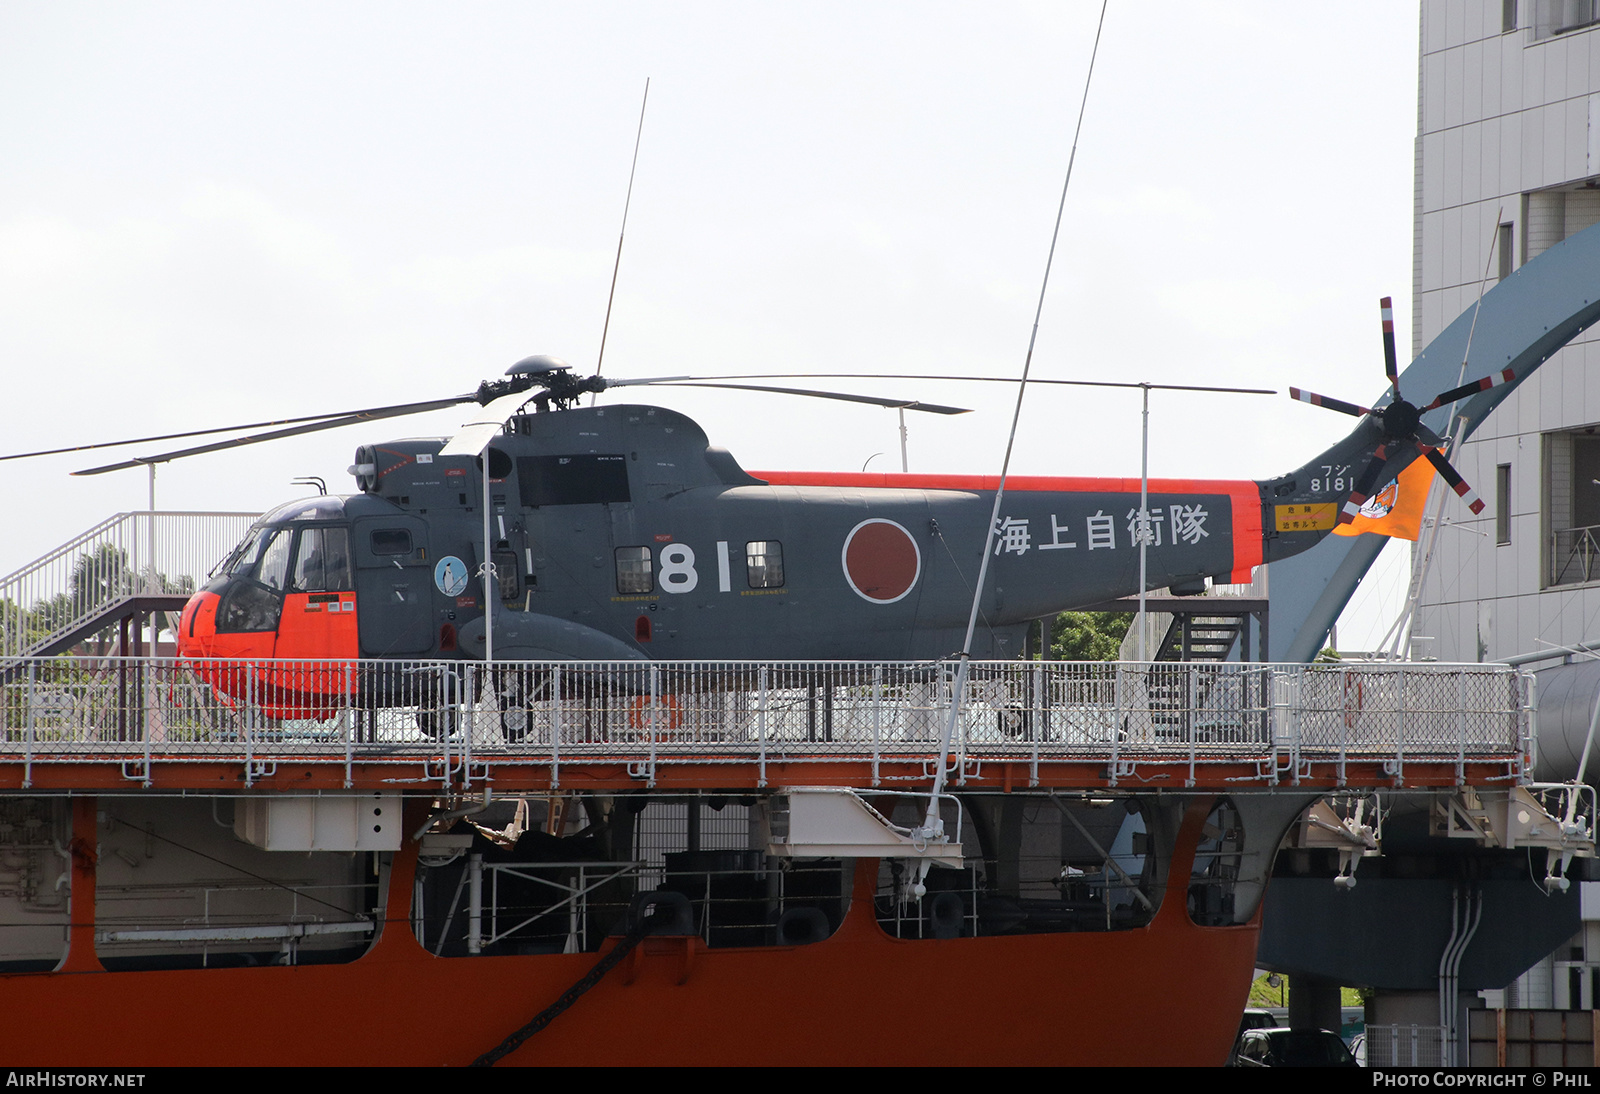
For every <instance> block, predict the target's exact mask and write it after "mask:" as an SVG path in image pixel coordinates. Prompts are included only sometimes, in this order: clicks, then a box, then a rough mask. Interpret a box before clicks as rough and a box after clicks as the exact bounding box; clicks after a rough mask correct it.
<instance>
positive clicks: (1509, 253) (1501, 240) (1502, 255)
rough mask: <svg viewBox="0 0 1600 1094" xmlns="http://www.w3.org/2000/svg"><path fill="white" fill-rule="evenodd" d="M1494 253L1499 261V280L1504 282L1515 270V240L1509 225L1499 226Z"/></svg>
mask: <svg viewBox="0 0 1600 1094" xmlns="http://www.w3.org/2000/svg"><path fill="white" fill-rule="evenodd" d="M1495 252H1496V257H1497V258H1498V259H1499V260H1500V280H1501V281H1504V280H1505V279H1506V278H1508V277H1510V276H1511V271H1512V270H1514V269H1516V268H1517V263H1516V255H1517V252H1516V238H1515V235H1514V233H1513V231H1512V226H1511V225H1509V224H1502V225H1500V234H1499V235H1498V236H1497V237H1496V238H1495Z"/></svg>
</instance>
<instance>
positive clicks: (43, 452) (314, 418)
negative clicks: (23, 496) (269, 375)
mask: <svg viewBox="0 0 1600 1094" xmlns="http://www.w3.org/2000/svg"><path fill="white" fill-rule="evenodd" d="M472 398H473V396H471V395H458V396H456V397H455V398H453V399H431V400H428V401H427V402H421V403H400V404H397V405H395V406H379V407H369V408H368V409H366V410H336V411H330V412H328V413H326V414H305V415H302V416H300V417H298V418H277V419H274V420H273V421H268V422H241V423H239V424H238V425H219V426H216V427H215V428H212V429H191V430H187V431H186V432H183V433H158V434H156V435H155V436H153V437H130V438H128V439H127V440H125V441H97V442H95V443H94V444H75V445H71V446H69V447H67V448H44V449H40V450H39V451H38V452H14V453H12V454H11V455H9V456H0V462H4V461H6V460H25V459H28V458H29V457H31V456H59V455H62V454H63V453H66V452H92V451H94V450H95V449H97V448H121V447H123V446H124V445H130V444H154V443H155V442H156V441H177V440H182V439H183V438H185V437H209V436H211V435H212V434H214V433H233V432H235V431H237V430H240V429H264V428H266V427H267V426H273V425H295V424H296V423H299V422H320V421H326V420H329V419H332V418H347V417H350V416H351V415H356V414H372V415H375V416H376V415H380V414H382V415H383V416H386V417H387V416H388V415H387V414H386V413H384V412H393V413H399V414H422V413H424V412H426V411H429V410H443V409H444V408H445V407H451V406H455V405H456V404H457V403H463V402H469V401H470V400H471V399H472ZM144 462H146V461H144V460H140V461H139V463H141V464H142V463H144ZM136 466H137V465H136Z"/></svg>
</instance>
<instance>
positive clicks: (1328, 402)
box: [1289, 387, 1372, 418]
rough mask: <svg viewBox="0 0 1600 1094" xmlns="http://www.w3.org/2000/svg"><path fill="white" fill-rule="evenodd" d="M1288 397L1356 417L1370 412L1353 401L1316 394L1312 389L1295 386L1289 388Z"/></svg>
mask: <svg viewBox="0 0 1600 1094" xmlns="http://www.w3.org/2000/svg"><path fill="white" fill-rule="evenodd" d="M1289 398H1291V399H1298V400H1299V401H1300V402H1302V403H1310V404H1311V405H1312V406H1321V407H1327V408H1328V409H1329V410H1337V411H1338V412H1339V413H1341V414H1350V415H1352V416H1354V417H1357V418H1360V417H1363V416H1364V415H1367V414H1371V413H1372V411H1371V410H1369V409H1367V408H1366V407H1364V406H1356V405H1355V404H1354V403H1347V402H1345V401H1344V400H1343V399H1335V398H1332V397H1331V396H1327V395H1318V394H1317V393H1316V392H1314V391H1301V390H1300V389H1299V388H1297V387H1292V388H1290V389H1289Z"/></svg>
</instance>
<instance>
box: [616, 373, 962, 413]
mask: <svg viewBox="0 0 1600 1094" xmlns="http://www.w3.org/2000/svg"><path fill="white" fill-rule="evenodd" d="M635 383H644V384H650V383H653V381H635ZM655 386H658V387H717V388H726V389H728V390H730V391H768V392H773V393H775V394H778V395H806V396H809V397H811V398H813V399H837V400H839V401H841V402H846V403H866V404H867V405H869V406H883V407H889V408H891V409H893V410H920V411H923V412H924V413H927V414H971V413H972V411H971V409H970V408H968V407H960V406H941V405H940V404H938V403H924V402H922V401H921V400H919V399H880V398H878V397H876V396H873V395H846V394H844V393H843V392H841V391H811V390H809V389H807V388H799V387H769V386H767V385H765V384H712V383H706V382H705V381H702V380H673V381H661V382H659V383H655Z"/></svg>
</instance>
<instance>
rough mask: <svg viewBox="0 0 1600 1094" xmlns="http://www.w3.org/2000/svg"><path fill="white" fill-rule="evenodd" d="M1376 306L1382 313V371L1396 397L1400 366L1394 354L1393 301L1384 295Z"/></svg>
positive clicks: (1397, 394)
mask: <svg viewBox="0 0 1600 1094" xmlns="http://www.w3.org/2000/svg"><path fill="white" fill-rule="evenodd" d="M1378 307H1379V309H1380V310H1381V312H1382V314H1383V372H1384V375H1386V376H1388V377H1389V386H1390V387H1391V388H1393V389H1394V397H1395V398H1396V399H1398V398H1400V366H1399V364H1398V363H1397V362H1396V361H1395V354H1394V301H1393V300H1392V299H1391V298H1389V297H1387V296H1386V297H1384V298H1383V299H1382V300H1380V301H1378Z"/></svg>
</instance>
